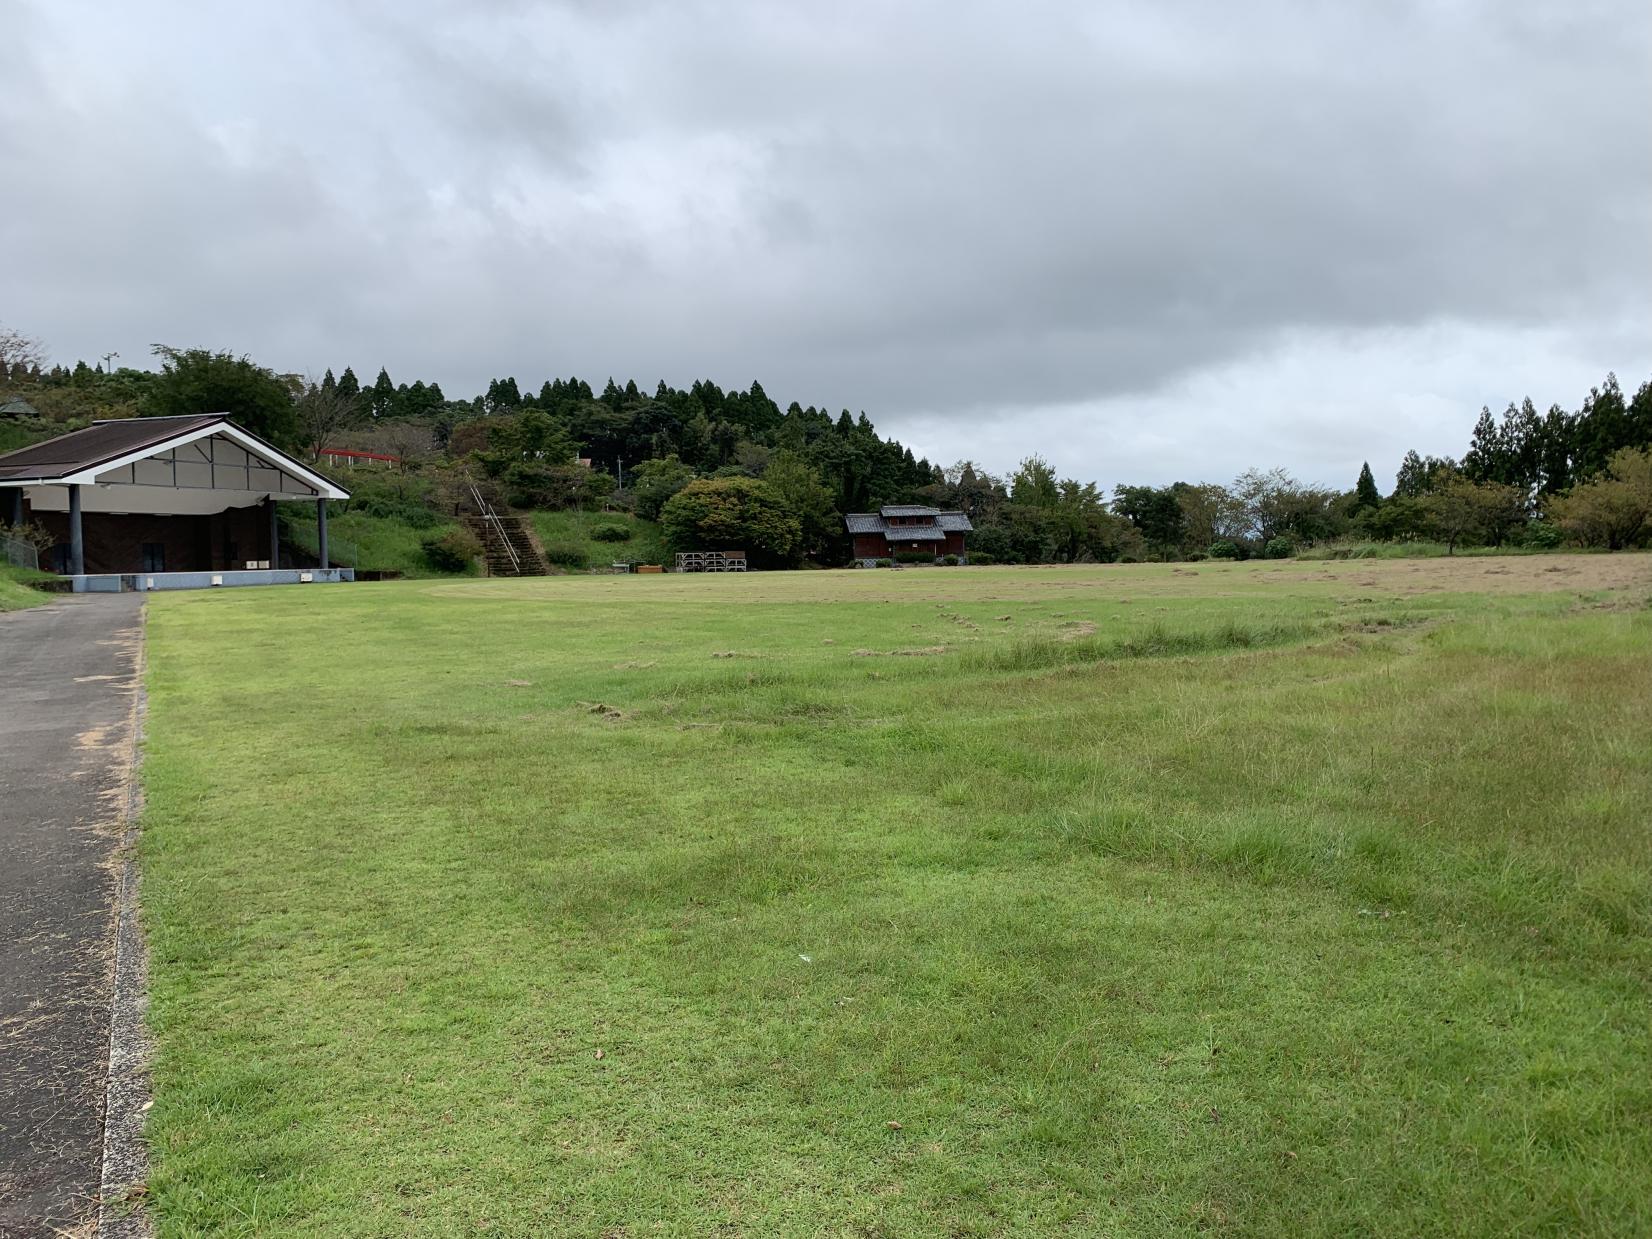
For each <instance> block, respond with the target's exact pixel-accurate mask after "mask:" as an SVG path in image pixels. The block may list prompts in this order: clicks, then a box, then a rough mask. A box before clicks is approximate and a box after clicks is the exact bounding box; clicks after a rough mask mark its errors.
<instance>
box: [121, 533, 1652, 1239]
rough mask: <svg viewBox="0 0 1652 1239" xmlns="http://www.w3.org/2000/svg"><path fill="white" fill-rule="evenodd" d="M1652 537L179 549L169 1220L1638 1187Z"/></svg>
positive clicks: (756, 1226) (1648, 1050) (160, 779)
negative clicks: (664, 556)
mask: <svg viewBox="0 0 1652 1239" xmlns="http://www.w3.org/2000/svg"><path fill="white" fill-rule="evenodd" d="M1649 569H1652V559H1648V558H1647V557H1644V556H1619V557H1611V558H1605V557H1566V556H1561V557H1552V558H1551V559H1548V560H1547V561H1546V562H1543V563H1537V562H1535V561H1532V560H1522V561H1515V560H1507V561H1498V560H1486V559H1477V560H1475V561H1473V562H1472V563H1459V564H1455V565H1453V564H1450V563H1448V562H1445V561H1408V562H1392V563H1381V564H1364V563H1360V564H1352V563H1351V564H1313V565H1268V564H1260V565H1231V566H1229V565H1222V566H1210V565H1200V567H1199V570H1197V571H1194V570H1192V569H1187V568H1180V569H1178V568H1169V567H1129V568H1093V569H1072V568H1057V569H1005V570H997V569H986V570H961V571H952V572H948V571H946V570H934V571H914V572H904V573H888V572H885V573H858V574H857V573H834V574H827V573H797V574H784V575H760V574H754V575H752V576H749V577H744V578H740V577H729V578H715V579H706V580H696V579H691V578H690V579H678V578H670V577H666V578H655V579H653V580H648V579H643V578H608V579H604V578H563V579H559V580H549V581H547V580H541V581H533V582H495V581H472V582H454V583H448V582H444V583H439V584H438V583H411V582H409V583H398V584H387V585H380V586H358V587H353V588H346V589H314V590H299V589H293V590H266V591H246V592H245V593H243V594H240V595H222V596H207V595H196V596H184V595H177V596H170V597H158V598H156V599H155V600H154V601H153V603H152V613H151V623H150V634H151V649H150V724H149V741H148V756H147V758H146V762H145V766H144V779H145V784H146V791H147V805H146V814H145V834H144V845H143V846H144V853H143V858H144V871H145V879H144V881H145V886H144V892H145V903H146V907H145V911H146V918H147V923H148V927H149V931H150V933H151V945H152V949H153V953H154V964H153V973H152V987H153V996H152V1007H151V1019H152V1022H153V1025H154V1027H155V1031H156V1033H157V1036H158V1040H159V1056H158V1059H157V1063H156V1070H155V1083H156V1099H155V1104H154V1108H153V1110H152V1111H151V1115H150V1136H151V1140H152V1154H153V1158H154V1173H153V1176H152V1180H151V1189H152V1197H153V1200H154V1206H155V1209H156V1212H157V1215H158V1217H159V1220H160V1222H161V1232H162V1234H163V1235H190V1234H200V1233H208V1232H210V1233H215V1234H236V1233H245V1234H253V1233H257V1234H311V1233H335V1234H367V1235H392V1234H406V1233H421V1234H455V1233H459V1232H465V1233H470V1232H478V1233H497V1234H512V1235H525V1234H545V1233H567V1234H603V1233H607V1234H615V1235H642V1234H684V1235H688V1234H704V1233H708V1232H712V1231H717V1233H727V1234H751V1235H771V1234H795V1235H814V1234H822V1233H827V1234H856V1235H879V1234H888V1235H914V1234H915V1235H928V1234H934V1235H990V1234H1006V1233H1072V1234H1098V1233H1100V1234H1105V1233H1130V1234H1175V1233H1185V1232H1186V1231H1187V1230H1189V1229H1191V1228H1195V1227H1204V1228H1207V1229H1212V1230H1215V1231H1218V1232H1220V1233H1229V1234H1278V1233H1293V1234H1325V1235H1330V1234H1347V1233H1350V1232H1355V1233H1361V1232H1363V1233H1384V1234H1391V1233H1442V1234H1443V1233H1452V1234H1462V1233H1483V1234H1507V1233H1543V1232H1553V1233H1562V1232H1565V1233H1598V1234H1632V1233H1637V1232H1639V1233H1644V1232H1645V1231H1646V1230H1648V1229H1649V1228H1652V1185H1649V1175H1648V1171H1647V1169H1646V1168H1647V1166H1648V1165H1652V1080H1649V1076H1648V1073H1647V1071H1646V1069H1645V1068H1646V1064H1647V1062H1648V1061H1649V1060H1652V1042H1649V1037H1648V1022H1647V1009H1648V1003H1647V999H1648V993H1647V990H1648V978H1649V976H1652V969H1649V963H1652V952H1649V947H1648V937H1647V930H1648V928H1649V904H1652V859H1649V846H1652V844H1649V840H1648V838H1647V834H1646V829H1645V823H1646V822H1647V821H1648V820H1649V819H1652V744H1649V743H1647V741H1648V738H1649V737H1652V721H1649V710H1652V706H1649V701H1652V693H1649V692H1648V691H1647V690H1648V688H1649V687H1652V685H1649V683H1648V675H1649V663H1648V649H1649V641H1648V637H1649V622H1652V613H1649V612H1648V611H1647V609H1646V598H1647V593H1648V589H1649V587H1652V571H1649Z"/></svg>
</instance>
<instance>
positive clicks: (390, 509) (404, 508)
mask: <svg viewBox="0 0 1652 1239" xmlns="http://www.w3.org/2000/svg"><path fill="white" fill-rule="evenodd" d="M350 487H351V494H350V499H349V502H348V504H347V506H346V507H345V509H344V510H345V511H346V512H364V513H366V514H367V515H368V516H378V517H384V518H386V519H389V520H396V521H400V522H402V524H404V525H411V526H412V527H413V528H414V529H429V528H430V527H431V526H432V525H438V524H441V521H442V518H441V517H439V516H438V515H436V512H435V510H434V509H433V508H432V507H431V503H432V498H431V488H430V486H429V485H428V484H426V483H424V482H422V481H420V480H418V479H415V478H410V477H407V476H406V475H403V474H389V475H374V474H371V473H362V474H358V475H357V476H355V477H352V478H351V479H350Z"/></svg>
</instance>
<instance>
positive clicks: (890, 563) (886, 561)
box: [877, 559, 894, 568]
mask: <svg viewBox="0 0 1652 1239" xmlns="http://www.w3.org/2000/svg"><path fill="white" fill-rule="evenodd" d="M893 563H894V561H893V560H889V559H880V560H878V564H877V566H878V567H880V568H888V567H891V566H893Z"/></svg>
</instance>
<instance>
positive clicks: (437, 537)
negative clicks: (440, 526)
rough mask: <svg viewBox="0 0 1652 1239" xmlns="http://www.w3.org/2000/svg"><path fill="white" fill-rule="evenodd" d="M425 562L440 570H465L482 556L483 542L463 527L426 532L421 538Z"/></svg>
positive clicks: (420, 542)
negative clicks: (438, 531) (441, 531)
mask: <svg viewBox="0 0 1652 1239" xmlns="http://www.w3.org/2000/svg"><path fill="white" fill-rule="evenodd" d="M419 546H420V548H421V549H422V550H423V551H424V557H425V562H426V563H428V564H429V565H430V566H431V567H432V568H434V569H436V571H438V572H463V571H464V570H465V569H466V568H468V567H470V565H471V563H472V562H473V561H475V560H477V559H480V558H481V555H482V544H481V543H480V542H478V541H477V540H476V535H475V534H473V533H471V532H470V530H468V529H465V528H463V527H459V528H455V529H449V530H446V531H445V532H443V533H436V534H426V535H425V536H424V537H423V538H421V539H420V540H419Z"/></svg>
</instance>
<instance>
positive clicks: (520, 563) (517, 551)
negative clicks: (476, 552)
mask: <svg viewBox="0 0 1652 1239" xmlns="http://www.w3.org/2000/svg"><path fill="white" fill-rule="evenodd" d="M477 496H478V498H479V499H480V500H481V504H480V507H478V505H477V504H476V503H474V502H473V503H472V504H471V505H470V510H469V511H467V512H466V513H465V524H467V525H468V526H470V531H471V532H472V533H473V534H475V535H476V539H477V541H479V542H480V543H481V544H482V562H483V564H484V565H485V567H486V571H487V574H488V575H489V576H547V575H549V573H550V568H549V566H547V565H546V563H545V557H544V556H543V555H541V554H540V553H539V544H538V543H537V542H535V541H534V537H533V533H532V532H531V531H530V530H529V528H528V523H527V521H525V520H524V519H523V518H522V517H520V516H517V515H515V514H514V513H511V512H509V511H508V510H507V509H506V508H505V506H504V504H503V503H501V502H499V500H498V499H497V497H496V496H495V495H492V494H490V493H488V491H486V490H480V489H479V490H478V492H477Z"/></svg>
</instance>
